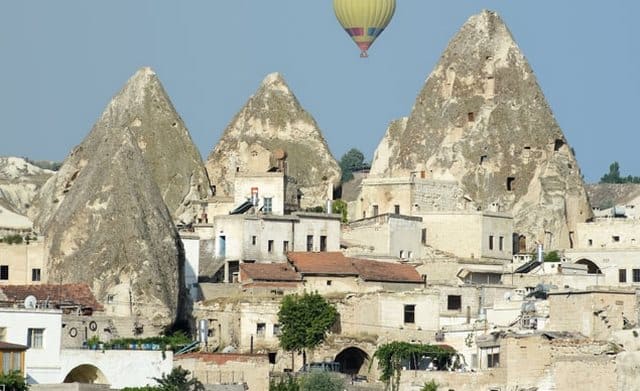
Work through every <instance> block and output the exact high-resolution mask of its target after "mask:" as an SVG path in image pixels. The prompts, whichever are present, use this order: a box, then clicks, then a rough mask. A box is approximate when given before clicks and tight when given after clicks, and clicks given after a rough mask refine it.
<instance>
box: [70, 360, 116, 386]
mask: <svg viewBox="0 0 640 391" xmlns="http://www.w3.org/2000/svg"><path fill="white" fill-rule="evenodd" d="M63 383H88V384H110V383H109V381H108V380H107V377H106V376H105V375H104V373H102V371H101V370H100V368H98V367H96V366H94V365H91V364H83V365H78V366H77V367H75V368H73V369H72V370H71V371H69V373H68V374H67V376H66V377H65V378H64V381H63Z"/></svg>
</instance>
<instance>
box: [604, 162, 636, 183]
mask: <svg viewBox="0 0 640 391" xmlns="http://www.w3.org/2000/svg"><path fill="white" fill-rule="evenodd" d="M600 183H640V177H637V176H633V175H627V176H626V177H623V176H620V164H619V163H618V162H613V163H611V165H610V166H609V172H608V173H606V174H604V175H603V176H602V178H600Z"/></svg>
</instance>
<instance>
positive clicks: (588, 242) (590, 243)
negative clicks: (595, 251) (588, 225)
mask: <svg viewBox="0 0 640 391" xmlns="http://www.w3.org/2000/svg"><path fill="white" fill-rule="evenodd" d="M587 244H588V245H589V247H591V246H593V239H589V240H587Z"/></svg>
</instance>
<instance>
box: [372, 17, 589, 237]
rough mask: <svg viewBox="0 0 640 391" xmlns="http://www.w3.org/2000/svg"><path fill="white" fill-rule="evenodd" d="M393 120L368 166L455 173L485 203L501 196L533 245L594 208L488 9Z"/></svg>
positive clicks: (565, 231) (529, 77) (396, 172)
mask: <svg viewBox="0 0 640 391" xmlns="http://www.w3.org/2000/svg"><path fill="white" fill-rule="evenodd" d="M396 127H398V128H401V127H399V126H397V125H396V126H395V127H394V126H393V125H392V127H391V128H390V132H389V137H388V139H387V138H385V139H383V143H382V144H381V147H379V150H378V151H377V153H376V155H377V156H376V160H374V162H373V164H372V172H376V173H378V174H379V175H383V176H409V173H410V172H415V171H423V170H424V171H426V174H427V176H428V177H429V178H433V179H455V180H457V181H459V183H460V184H461V185H462V186H463V188H464V190H465V191H466V193H467V195H468V196H469V197H470V198H471V199H472V200H473V202H474V203H475V204H477V205H479V206H480V207H481V208H483V209H486V208H488V207H489V206H490V205H491V204H494V203H497V204H498V205H499V206H500V209H501V210H505V211H511V212H512V213H513V215H514V218H515V229H516V230H517V233H518V234H522V235H524V236H526V237H527V246H528V247H529V248H531V247H533V246H534V243H535V241H540V242H542V243H545V245H546V246H547V247H549V246H550V247H551V248H558V247H566V246H569V236H570V232H572V231H574V228H575V225H576V223H578V222H582V221H585V220H586V219H587V218H589V217H590V216H591V208H590V207H589V202H588V200H587V196H586V193H585V190H584V183H583V181H582V178H581V173H580V169H579V167H578V164H577V162H576V159H575V156H574V154H573V151H572V150H571V148H570V147H569V145H568V144H567V141H566V139H565V137H564V135H563V133H562V130H561V129H560V127H559V126H558V124H557V122H556V120H555V118H554V117H553V114H552V112H551V109H550V108H549V106H548V104H547V103H546V101H545V98H544V96H543V93H542V91H541V89H540V87H539V85H538V83H537V81H536V78H535V76H534V74H533V71H532V70H531V67H530V66H529V64H528V63H527V60H526V59H525V57H524V56H523V54H522V53H521V51H520V49H519V48H518V46H517V44H516V43H515V41H514V40H513V37H512V36H511V33H510V32H509V30H508V29H507V27H506V26H505V24H504V23H503V21H502V20H501V18H500V17H499V16H498V15H497V14H496V13H494V12H489V11H483V12H482V13H480V14H478V15H475V16H473V17H471V18H470V19H469V20H468V21H467V23H465V25H464V26H463V27H462V29H461V30H460V31H459V32H458V34H456V36H455V37H454V38H453V39H452V40H451V42H450V43H449V46H448V47H447V49H446V50H445V51H444V53H443V55H442V57H441V59H440V62H439V63H438V65H437V66H436V68H435V70H434V71H433V72H432V73H431V75H430V76H429V78H428V79H427V81H426V84H425V86H424V88H423V89H422V91H421V92H420V94H419V95H418V98H417V100H416V102H415V105H414V107H413V111H412V113H411V115H410V117H409V119H408V120H407V124H406V129H404V131H399V129H395V128H396ZM393 132H396V133H398V134H399V136H393ZM383 144H387V145H383ZM381 151H383V152H384V151H387V152H388V151H393V152H392V153H381Z"/></svg>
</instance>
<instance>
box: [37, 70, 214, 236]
mask: <svg viewBox="0 0 640 391" xmlns="http://www.w3.org/2000/svg"><path fill="white" fill-rule="evenodd" d="M96 128H105V129H106V128H112V129H124V128H128V129H129V130H130V131H131V133H132V134H133V136H134V139H135V141H136V144H137V145H138V147H139V149H140V150H141V151H142V154H143V157H144V159H145V161H146V163H147V166H148V167H149V170H150V174H151V177H152V178H153V179H154V180H155V182H156V184H157V185H158V187H159V188H160V191H161V192H162V198H163V199H164V201H165V203H166V204H167V207H168V208H169V211H170V212H171V214H172V216H173V218H174V220H175V221H184V222H190V221H192V220H193V218H194V215H195V212H193V211H192V205H191V202H192V201H193V200H197V199H202V198H206V197H207V195H208V193H209V191H210V190H209V180H208V177H207V173H206V171H205V169H204V165H203V164H202V159H201V157H200V153H199V152H198V150H197V148H196V146H195V145H194V144H193V141H192V140H191V136H190V135H189V131H188V130H187V128H186V126H185V124H184V122H183V121H182V119H181V118H180V116H179V115H178V113H177V112H176V110H175V108H174V107H173V104H172V103H171V100H170V99H169V97H168V96H167V93H166V92H165V90H164V88H163V87H162V84H161V83H160V80H159V79H158V77H157V76H156V74H155V72H153V71H152V70H151V69H150V68H142V69H140V70H139V71H138V72H136V73H135V74H134V75H133V76H132V77H131V78H130V79H129V80H128V81H127V83H126V84H125V86H124V87H123V88H122V90H120V92H119V93H118V94H117V95H116V96H115V97H114V98H113V99H112V100H111V102H110V103H109V104H108V106H107V108H106V109H105V110H104V112H103V113H102V116H101V117H100V119H99V120H98V122H97V123H96V124H95V125H94V129H96ZM94 152H95V151H92V150H86V149H79V150H76V157H75V159H76V161H77V162H78V167H77V169H80V168H81V167H82V165H83V164H84V163H83V162H84V161H85V160H89V159H90V158H91V155H92V154H93V153H94ZM74 175H76V173H75V171H72V172H66V173H64V172H62V171H61V172H60V173H59V174H58V175H56V178H52V179H51V180H50V181H49V182H48V183H47V184H46V190H45V191H43V192H41V194H42V197H41V198H40V199H39V200H38V205H37V206H38V210H37V213H38V214H37V216H34V217H36V218H35V222H36V225H37V226H38V227H41V228H43V227H45V226H46V225H47V221H48V220H49V218H50V217H51V216H52V215H53V213H54V212H55V210H56V209H57V206H58V205H60V201H62V199H64V197H65V194H66V190H67V187H68V186H71V185H72V183H73V181H74V178H73V176H74ZM55 200H58V201H55Z"/></svg>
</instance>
